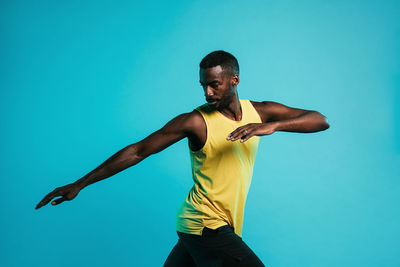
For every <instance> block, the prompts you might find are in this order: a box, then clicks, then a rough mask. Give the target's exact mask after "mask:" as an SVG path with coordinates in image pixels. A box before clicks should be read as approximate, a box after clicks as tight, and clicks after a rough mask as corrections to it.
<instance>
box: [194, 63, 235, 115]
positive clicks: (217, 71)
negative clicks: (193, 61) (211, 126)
mask: <svg viewBox="0 0 400 267" xmlns="http://www.w3.org/2000/svg"><path fill="white" fill-rule="evenodd" d="M238 83H239V76H238V75H237V74H234V75H231V73H230V72H229V71H225V70H223V69H222V67H221V66H220V65H218V66H215V67H212V68H207V69H202V68H200V84H201V86H202V87H203V90H204V95H205V97H206V101H207V102H208V103H209V105H210V106H212V107H214V108H219V107H225V106H227V105H228V104H229V103H231V102H232V97H233V93H234V86H235V85H237V84H238Z"/></svg>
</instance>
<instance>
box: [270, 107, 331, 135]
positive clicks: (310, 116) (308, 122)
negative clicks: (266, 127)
mask: <svg viewBox="0 0 400 267" xmlns="http://www.w3.org/2000/svg"><path fill="white" fill-rule="evenodd" d="M274 123H275V124H276V126H275V131H284V132H299V133H312V132H318V131H323V130H326V129H328V128H329V124H328V123H327V121H326V117H325V116H324V115H322V114H321V113H319V112H317V111H308V112H306V113H304V114H302V115H299V116H297V117H295V118H291V119H286V120H281V121H276V122H274Z"/></svg>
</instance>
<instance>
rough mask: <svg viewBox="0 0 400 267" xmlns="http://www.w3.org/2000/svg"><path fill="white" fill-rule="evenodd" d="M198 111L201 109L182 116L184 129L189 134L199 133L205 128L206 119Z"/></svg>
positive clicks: (195, 109)
mask: <svg viewBox="0 0 400 267" xmlns="http://www.w3.org/2000/svg"><path fill="white" fill-rule="evenodd" d="M202 106H204V105H202ZM198 109H199V107H197V108H194V109H193V110H192V111H190V112H186V113H182V114H181V115H180V117H182V118H183V127H184V128H185V129H186V130H187V131H189V132H193V131H198V130H199V129H202V128H203V127H204V126H205V121H204V118H203V116H202V115H201V113H200V112H199V110H198Z"/></svg>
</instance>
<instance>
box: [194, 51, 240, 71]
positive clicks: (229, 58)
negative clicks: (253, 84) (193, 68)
mask: <svg viewBox="0 0 400 267" xmlns="http://www.w3.org/2000/svg"><path fill="white" fill-rule="evenodd" d="M218 65H220V66H221V67H222V69H223V70H229V71H230V73H231V74H232V75H234V74H237V75H239V63H238V61H237V59H236V58H235V57H234V56H233V55H232V54H230V53H228V52H225V51H223V50H217V51H213V52H211V53H209V54H208V55H207V56H205V57H204V58H203V59H202V60H201V62H200V68H202V69H207V68H212V67H216V66H218Z"/></svg>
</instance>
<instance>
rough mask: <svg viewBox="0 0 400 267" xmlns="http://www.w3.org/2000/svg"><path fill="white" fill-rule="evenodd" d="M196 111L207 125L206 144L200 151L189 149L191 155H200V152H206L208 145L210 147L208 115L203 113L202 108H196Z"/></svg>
mask: <svg viewBox="0 0 400 267" xmlns="http://www.w3.org/2000/svg"><path fill="white" fill-rule="evenodd" d="M195 110H196V111H197V112H199V113H200V115H201V117H203V120H204V123H205V124H206V141H205V142H204V145H203V147H202V148H200V149H198V150H196V151H193V150H192V149H191V148H190V147H189V150H190V153H193V154H195V153H198V152H200V151H204V150H206V147H207V145H208V140H209V136H208V128H209V124H208V121H207V119H206V115H205V114H204V113H203V111H202V110H201V108H200V107H198V108H195Z"/></svg>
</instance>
